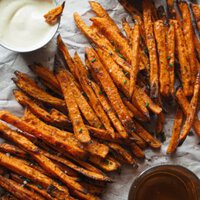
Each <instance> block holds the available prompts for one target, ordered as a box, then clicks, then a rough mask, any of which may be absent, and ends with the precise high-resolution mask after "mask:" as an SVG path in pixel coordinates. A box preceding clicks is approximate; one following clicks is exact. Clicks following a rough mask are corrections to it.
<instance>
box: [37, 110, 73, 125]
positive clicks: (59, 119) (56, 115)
mask: <svg viewBox="0 0 200 200" xmlns="http://www.w3.org/2000/svg"><path fill="white" fill-rule="evenodd" d="M49 113H50V115H51V118H52V119H53V122H54V124H55V125H56V124H58V125H61V126H62V127H66V126H69V125H70V124H71V122H70V120H69V118H68V117H67V116H66V115H64V114H63V113H62V112H60V111H59V110H56V109H55V108H52V109H51V110H50V111H49ZM33 114H34V113H33Z"/></svg>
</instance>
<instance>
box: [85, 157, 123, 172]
mask: <svg viewBox="0 0 200 200" xmlns="http://www.w3.org/2000/svg"><path fill="white" fill-rule="evenodd" d="M89 161H90V162H91V163H93V164H95V165H96V166H98V167H100V168H101V169H102V170H104V171H106V172H113V171H116V170H118V169H119V168H120V167H121V164H120V163H118V162H117V161H116V160H115V159H114V158H112V157H111V156H109V157H107V158H106V159H102V158H99V157H97V156H90V157H89Z"/></svg>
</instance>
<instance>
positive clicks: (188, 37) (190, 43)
mask: <svg viewBox="0 0 200 200" xmlns="http://www.w3.org/2000/svg"><path fill="white" fill-rule="evenodd" d="M179 8H180V11H181V13H182V19H183V21H182V29H183V34H184V38H185V42H186V47H187V48H186V50H187V55H188V61H189V64H190V70H191V76H192V77H191V79H192V84H193V85H194V83H195V79H196V74H197V70H198V68H197V63H196V62H197V60H196V56H195V46H194V38H195V36H194V31H193V26H192V19H191V15H190V11H189V8H188V5H187V3H179Z"/></svg>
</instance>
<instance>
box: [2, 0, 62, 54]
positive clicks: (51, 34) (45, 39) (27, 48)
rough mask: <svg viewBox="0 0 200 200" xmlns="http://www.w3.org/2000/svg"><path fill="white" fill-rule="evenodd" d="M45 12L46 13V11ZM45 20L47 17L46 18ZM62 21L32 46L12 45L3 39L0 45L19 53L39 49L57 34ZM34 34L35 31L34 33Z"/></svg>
mask: <svg viewBox="0 0 200 200" xmlns="http://www.w3.org/2000/svg"><path fill="white" fill-rule="evenodd" d="M54 3H55V5H57V2H56V1H54ZM44 14H45V13H44ZM44 21H45V18H44ZM59 25H60V23H59V22H58V23H56V24H55V25H53V26H52V27H51V29H50V30H49V31H48V34H45V36H43V38H40V40H39V41H38V42H36V43H35V44H34V45H31V46H28V45H27V46H25V47H22V46H20V45H17V46H16V45H12V43H11V42H10V43H9V42H4V41H3V40H0V45H1V46H3V47H4V48H6V49H9V50H11V51H15V52H19V53H26V52H32V51H35V50H37V49H40V48H42V47H43V46H45V45H46V44H47V43H49V42H50V40H51V39H52V38H53V37H54V36H55V34H56V32H57V30H58V28H59ZM33 34H34V33H33Z"/></svg>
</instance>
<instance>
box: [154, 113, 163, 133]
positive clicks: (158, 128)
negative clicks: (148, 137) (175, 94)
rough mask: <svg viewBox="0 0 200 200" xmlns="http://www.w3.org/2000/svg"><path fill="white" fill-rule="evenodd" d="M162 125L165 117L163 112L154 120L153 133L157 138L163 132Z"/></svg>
mask: <svg viewBox="0 0 200 200" xmlns="http://www.w3.org/2000/svg"><path fill="white" fill-rule="evenodd" d="M164 123H165V115H164V113H163V112H161V113H160V114H158V115H157V119H156V127H155V131H156V134H157V135H158V136H159V135H160V134H161V133H162V132H163V128H164Z"/></svg>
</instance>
